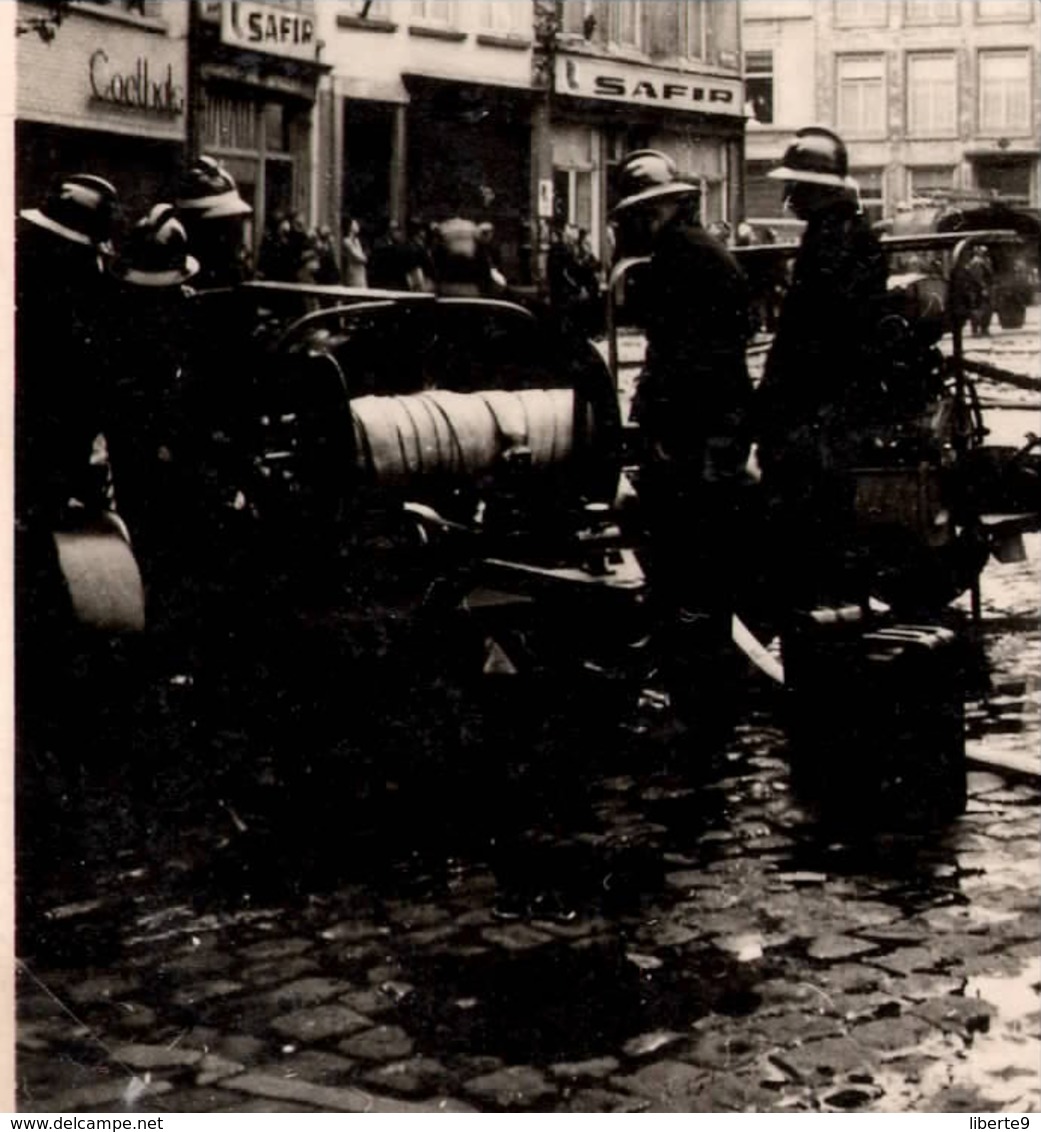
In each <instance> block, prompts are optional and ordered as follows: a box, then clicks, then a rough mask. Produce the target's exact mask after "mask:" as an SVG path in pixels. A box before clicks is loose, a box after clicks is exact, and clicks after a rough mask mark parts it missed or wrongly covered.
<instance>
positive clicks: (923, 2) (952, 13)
mask: <svg viewBox="0 0 1041 1132" xmlns="http://www.w3.org/2000/svg"><path fill="white" fill-rule="evenodd" d="M958 16H959V10H958V0H904V22H905V23H907V24H956V23H958Z"/></svg>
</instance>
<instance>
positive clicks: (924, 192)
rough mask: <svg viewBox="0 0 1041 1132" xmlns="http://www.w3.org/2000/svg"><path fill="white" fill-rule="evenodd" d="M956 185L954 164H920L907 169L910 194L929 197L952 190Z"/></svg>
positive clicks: (913, 196) (911, 195)
mask: <svg viewBox="0 0 1041 1132" xmlns="http://www.w3.org/2000/svg"><path fill="white" fill-rule="evenodd" d="M953 186H954V167H953V166H952V165H919V166H916V167H913V168H911V169H908V171H907V189H908V196H910V197H911V198H912V200H913V199H914V198H915V197H927V196H932V195H934V194H936V193H942V192H950V190H951V189H952V188H953Z"/></svg>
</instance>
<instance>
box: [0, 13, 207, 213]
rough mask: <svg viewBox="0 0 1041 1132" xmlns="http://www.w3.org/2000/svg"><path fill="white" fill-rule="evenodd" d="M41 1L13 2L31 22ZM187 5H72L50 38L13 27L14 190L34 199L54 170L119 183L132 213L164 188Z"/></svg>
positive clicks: (175, 155) (183, 115) (182, 86)
mask: <svg viewBox="0 0 1041 1132" xmlns="http://www.w3.org/2000/svg"><path fill="white" fill-rule="evenodd" d="M45 13H46V6H45V5H41V4H31V3H23V2H19V4H18V15H17V19H18V20H19V22H20V23H21V22H23V21H25V22H28V21H32V20H33V19H38V18H40V17H41V15H44V14H45ZM187 29H188V6H187V5H186V4H182V3H180V2H178V0H137V2H128V0H121V2H119V3H108V4H95V3H89V2H86V0H84V2H81V3H76V4H74V5H72V8H71V11H70V13H69V15H68V16H67V18H66V19H65V20H64V21H63V22H62V24H61V26H60V27H59V28H58V29H57V32H56V34H55V35H54V37H53V39H52V40H51V41H50V42H46V41H45V40H44V39H43V38H42V37H40V36H38V35H36V34H26V35H22V36H20V37H19V39H18V42H17V55H16V62H17V65H16V72H17V73H16V81H15V196H16V204H17V206H18V207H19V208H22V207H25V206H26V205H30V204H33V203H37V202H38V201H39V200H40V198H41V197H42V196H43V195H44V194H45V193H46V191H47V188H48V186H49V184H50V182H51V181H52V180H53V179H54V178H55V177H57V176H60V175H63V174H67V173H75V172H84V173H94V174H96V175H98V176H102V177H106V178H108V179H109V180H111V181H112V182H113V184H115V185H116V187H117V189H118V190H119V193H120V198H121V200H122V201H123V203H124V206H125V208H126V209H127V211H128V213H130V214H131V215H133V214H135V213H138V212H140V211H143V210H144V209H145V208H146V207H147V206H149V205H150V204H152V203H154V202H155V201H156V200H157V199H160V195H161V194H162V193H164V192H166V191H168V189H169V186H170V183H171V182H172V180H173V179H174V178H175V177H176V175H177V173H178V171H179V169H180V166H181V163H182V161H183V158H184V149H185V140H186V129H187V116H188V67H187Z"/></svg>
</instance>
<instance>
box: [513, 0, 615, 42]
mask: <svg viewBox="0 0 1041 1132" xmlns="http://www.w3.org/2000/svg"><path fill="white" fill-rule="evenodd" d="M493 2H494V0H493ZM505 2H507V3H509V4H510V6H511V7H512V6H513V3H514V2H515V0H505ZM592 15H593V5H592V3H591V2H590V0H562V2H561V5H560V21H561V30H562V31H563V32H564V33H565V34H566V35H583V36H587V33H588V34H592V30H593V28H592V25H591V24H589V23H587V21H588V20H590V19H591V18H592ZM587 37H588V36H587Z"/></svg>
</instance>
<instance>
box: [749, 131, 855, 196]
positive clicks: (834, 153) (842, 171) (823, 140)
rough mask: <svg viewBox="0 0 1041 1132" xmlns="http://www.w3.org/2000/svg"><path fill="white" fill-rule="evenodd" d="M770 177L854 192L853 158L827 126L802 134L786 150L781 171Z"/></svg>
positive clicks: (779, 169)
mask: <svg viewBox="0 0 1041 1132" xmlns="http://www.w3.org/2000/svg"><path fill="white" fill-rule="evenodd" d="M767 176H768V177H770V178H772V179H773V180H776V181H797V182H802V183H803V184H808V185H831V186H833V187H834V188H839V189H849V188H852V187H853V186H852V182H851V180H850V176H849V154H848V153H847V152H846V144H845V142H844V141H843V140H842V138H840V137H839V136H838V134H835V133H832V131H831V130H826V129H825V128H824V127H823V126H807V127H805V128H804V129H802V130H798V131H797V132H796V134H795V141H793V142H792V144H791V145H790V146H789V147H788V148H787V149H786V150H785V153H784V157H783V159H782V160H781V164H780V166H779V167H778V168H777V169H771V170H770V172H769V173H767Z"/></svg>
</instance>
